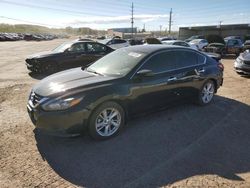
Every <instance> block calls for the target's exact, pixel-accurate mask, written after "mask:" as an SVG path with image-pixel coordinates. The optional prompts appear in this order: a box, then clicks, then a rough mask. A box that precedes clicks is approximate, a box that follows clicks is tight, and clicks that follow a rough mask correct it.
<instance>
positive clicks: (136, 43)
mask: <svg viewBox="0 0 250 188" xmlns="http://www.w3.org/2000/svg"><path fill="white" fill-rule="evenodd" d="M128 42H129V44H130V45H131V46H134V45H142V44H143V41H142V40H139V39H130V40H128Z"/></svg>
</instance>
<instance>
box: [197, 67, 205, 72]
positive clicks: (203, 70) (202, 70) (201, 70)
mask: <svg viewBox="0 0 250 188" xmlns="http://www.w3.org/2000/svg"><path fill="white" fill-rule="evenodd" d="M197 72H198V73H204V72H205V69H204V68H201V69H199V70H197Z"/></svg>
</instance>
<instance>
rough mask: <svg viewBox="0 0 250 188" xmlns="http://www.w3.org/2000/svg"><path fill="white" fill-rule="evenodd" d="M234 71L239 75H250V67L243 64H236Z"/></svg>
mask: <svg viewBox="0 0 250 188" xmlns="http://www.w3.org/2000/svg"><path fill="white" fill-rule="evenodd" d="M234 70H235V71H236V72H237V73H238V74H244V75H250V65H247V64H245V63H241V62H237V61H235V62H234Z"/></svg>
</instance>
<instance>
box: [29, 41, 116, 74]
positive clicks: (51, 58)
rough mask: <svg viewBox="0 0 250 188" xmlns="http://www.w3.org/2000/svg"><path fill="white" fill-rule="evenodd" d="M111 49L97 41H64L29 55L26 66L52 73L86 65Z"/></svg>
mask: <svg viewBox="0 0 250 188" xmlns="http://www.w3.org/2000/svg"><path fill="white" fill-rule="evenodd" d="M112 51H113V49H112V48H110V47H108V46H106V45H104V44H100V43H97V42H84V41H80V42H79V41H73V42H66V43H64V44H62V45H60V46H58V47H57V48H55V49H54V50H52V51H48V52H41V53H38V54H34V55H31V56H30V57H28V58H27V59H26V65H27V68H28V69H29V70H30V71H32V72H37V73H53V72H57V71H59V70H63V69H69V68H74V67H80V66H85V67H86V66H88V65H89V64H91V63H93V62H94V61H96V60H97V59H99V58H101V57H103V56H104V55H106V54H108V53H110V52H112Z"/></svg>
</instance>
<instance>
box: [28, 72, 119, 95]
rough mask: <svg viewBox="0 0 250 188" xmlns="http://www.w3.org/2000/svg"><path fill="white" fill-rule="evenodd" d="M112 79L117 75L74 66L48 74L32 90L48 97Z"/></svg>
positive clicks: (85, 88) (83, 88)
mask: <svg viewBox="0 0 250 188" xmlns="http://www.w3.org/2000/svg"><path fill="white" fill-rule="evenodd" d="M114 79H117V77H109V76H102V75H97V74H94V73H90V72H87V71H84V70H82V69H81V68H74V69H70V70H67V71H62V72H60V73H56V74H53V75H51V76H48V77H47V78H45V79H43V80H41V81H40V82H39V83H38V84H36V85H35V86H34V87H33V89H32V90H33V91H34V92H35V93H36V94H38V95H40V96H43V97H48V96H51V95H57V94H60V93H65V94H66V93H67V91H72V92H73V91H83V90H87V89H89V88H90V87H91V86H92V87H97V86H93V84H96V83H100V85H99V86H101V85H103V84H105V82H107V81H109V80H114ZM107 84H108V83H107Z"/></svg>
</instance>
